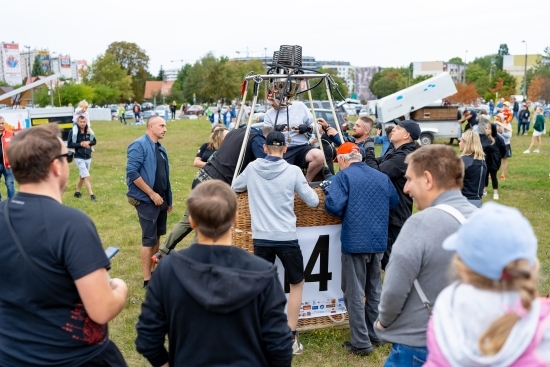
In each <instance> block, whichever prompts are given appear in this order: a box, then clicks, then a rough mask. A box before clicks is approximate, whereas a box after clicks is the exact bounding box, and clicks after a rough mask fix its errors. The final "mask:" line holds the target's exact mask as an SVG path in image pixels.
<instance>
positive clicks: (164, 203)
mask: <svg viewBox="0 0 550 367" xmlns="http://www.w3.org/2000/svg"><path fill="white" fill-rule="evenodd" d="M165 133H166V122H165V121H164V119H163V118H162V117H160V116H153V117H151V118H150V119H149V121H148V122H147V133H146V134H145V135H144V136H142V137H141V138H139V139H137V140H135V141H134V142H133V143H132V144H130V146H128V152H127V156H128V163H127V165H126V183H127V185H128V192H127V193H126V195H127V196H128V201H129V202H130V204H132V205H134V206H135V207H136V210H137V213H138V217H139V224H140V225H141V231H142V240H141V243H142V247H141V267H142V271H143V286H144V287H147V284H148V283H149V279H150V278H151V270H152V268H153V261H152V260H151V257H152V256H153V254H154V253H156V252H157V251H158V247H159V240H160V236H162V235H164V234H166V219H167V214H168V213H171V212H172V190H171V187H170V169H169V166H168V154H167V153H166V149H164V147H163V146H162V145H161V144H160V142H159V140H160V139H162V138H164V134H165Z"/></svg>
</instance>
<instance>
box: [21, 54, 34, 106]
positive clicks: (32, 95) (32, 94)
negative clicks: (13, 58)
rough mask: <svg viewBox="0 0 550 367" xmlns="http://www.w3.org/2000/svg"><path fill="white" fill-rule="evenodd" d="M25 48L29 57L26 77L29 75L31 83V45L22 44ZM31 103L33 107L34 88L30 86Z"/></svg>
mask: <svg viewBox="0 0 550 367" xmlns="http://www.w3.org/2000/svg"><path fill="white" fill-rule="evenodd" d="M23 47H25V48H26V49H27V52H28V54H27V55H28V58H29V68H28V69H27V70H28V73H27V74H28V77H29V81H30V82H31V83H32V71H31V46H23ZM31 103H32V108H34V88H31Z"/></svg>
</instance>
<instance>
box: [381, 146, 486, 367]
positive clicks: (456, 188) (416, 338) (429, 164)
mask: <svg viewBox="0 0 550 367" xmlns="http://www.w3.org/2000/svg"><path fill="white" fill-rule="evenodd" d="M405 163H406V164H408V167H407V172H406V173H405V178H406V179H407V182H406V183H405V187H404V190H403V191H404V192H405V193H406V194H408V195H410V196H411V197H412V198H413V200H414V202H415V203H416V206H417V207H418V209H419V210H420V212H419V213H416V214H414V215H412V216H411V217H410V218H409V219H407V221H406V222H405V224H404V225H403V228H402V229H401V232H400V233H399V236H398V237H397V240H396V241H395V243H394V245H393V250H392V254H391V257H390V261H389V263H388V265H387V267H386V275H385V278H384V286H383V287H382V295H381V297H380V303H379V305H378V312H379V314H378V320H377V321H376V323H375V325H374V331H375V332H376V334H377V335H378V337H379V338H380V339H381V340H383V341H387V342H391V343H393V346H392V349H391V352H390V355H389V357H388V360H387V361H386V365H392V366H413V365H416V364H415V363H423V362H425V361H426V356H427V349H426V330H427V327H428V319H429V317H430V312H429V309H428V308H427V307H426V306H425V305H424V303H423V301H422V299H421V298H420V295H419V292H418V291H417V289H415V286H414V281H415V280H418V283H419V284H420V287H421V289H422V290H423V292H424V294H425V295H426V298H427V299H428V301H429V303H430V304H431V305H433V304H434V302H435V299H436V298H437V296H438V295H439V293H440V292H441V291H442V290H443V289H444V288H445V287H446V286H447V285H448V284H449V281H448V277H447V274H448V269H449V265H450V262H451V258H452V256H453V253H451V252H449V251H445V250H444V249H443V247H442V243H443V241H444V240H445V239H446V238H447V237H448V236H449V235H451V234H453V233H454V232H456V231H457V229H458V228H459V226H460V222H459V221H458V219H457V218H456V217H455V216H454V215H457V216H458V217H461V216H462V217H466V218H467V217H468V216H469V215H470V214H471V213H473V212H474V211H475V210H477V208H476V207H475V206H473V205H472V204H470V203H469V202H468V200H467V199H466V198H465V197H464V196H462V194H461V192H460V189H461V188H462V182H463V179H464V165H463V163H462V160H461V159H460V157H458V156H457V154H456V153H455V151H454V150H453V148H451V147H449V146H445V145H429V146H424V147H422V148H420V149H418V150H416V151H415V152H414V153H411V154H409V155H408V156H407V158H405ZM457 212H458V213H457ZM451 213H454V214H451ZM388 363H389V364H388Z"/></svg>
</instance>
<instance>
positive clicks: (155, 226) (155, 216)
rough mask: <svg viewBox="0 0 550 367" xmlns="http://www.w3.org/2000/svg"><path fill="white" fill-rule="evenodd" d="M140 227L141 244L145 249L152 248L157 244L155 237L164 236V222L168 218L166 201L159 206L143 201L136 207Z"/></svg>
mask: <svg viewBox="0 0 550 367" xmlns="http://www.w3.org/2000/svg"><path fill="white" fill-rule="evenodd" d="M136 210H137V213H138V217H139V224H140V226H141V244H142V245H143V246H145V247H154V246H155V245H156V244H157V237H160V236H162V235H165V234H166V220H167V218H168V213H167V210H168V205H166V200H165V201H164V204H162V205H161V206H156V205H155V204H154V203H153V202H150V203H144V202H143V201H142V202H141V203H140V204H139V205H138V206H136Z"/></svg>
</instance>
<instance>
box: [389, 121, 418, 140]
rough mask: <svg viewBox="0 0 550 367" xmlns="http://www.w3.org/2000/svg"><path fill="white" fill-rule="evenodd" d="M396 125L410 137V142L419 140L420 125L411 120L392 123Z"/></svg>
mask: <svg viewBox="0 0 550 367" xmlns="http://www.w3.org/2000/svg"><path fill="white" fill-rule="evenodd" d="M394 122H395V124H396V125H399V126H401V127H402V128H404V129H405V130H407V132H408V133H409V135H410V136H411V139H412V140H418V138H420V125H418V123H416V122H415V121H413V120H405V121H394Z"/></svg>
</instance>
